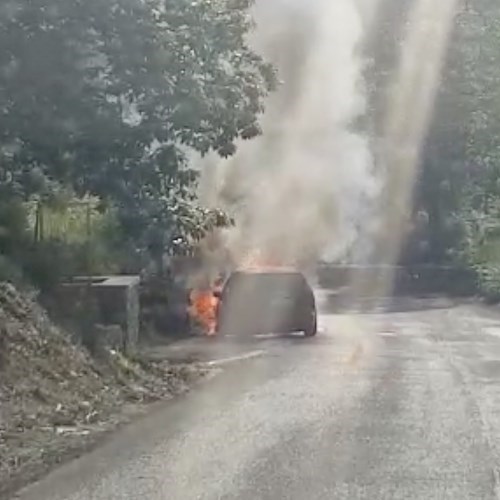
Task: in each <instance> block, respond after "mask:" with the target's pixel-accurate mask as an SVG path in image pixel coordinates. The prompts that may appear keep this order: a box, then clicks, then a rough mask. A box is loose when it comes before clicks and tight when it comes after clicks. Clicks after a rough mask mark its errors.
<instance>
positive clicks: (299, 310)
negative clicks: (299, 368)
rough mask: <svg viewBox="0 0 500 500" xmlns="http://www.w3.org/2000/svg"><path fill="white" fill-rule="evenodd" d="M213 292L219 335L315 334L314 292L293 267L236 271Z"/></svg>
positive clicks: (308, 335) (310, 335)
mask: <svg viewBox="0 0 500 500" xmlns="http://www.w3.org/2000/svg"><path fill="white" fill-rule="evenodd" d="M216 295H217V297H218V299H219V304H218V307H217V332H218V333H220V334H221V335H224V334H238V333H245V334H254V335H256V334H266V333H292V332H299V331H301V332H304V334H305V335H306V336H307V337H312V336H314V335H316V333H317V312H316V301H315V298H314V294H313V291H312V289H311V287H310V286H309V284H308V282H307V280H306V278H305V277H304V275H303V274H302V273H300V272H298V271H295V270H293V269H257V270H248V269H247V270H240V271H236V272H234V273H232V274H231V276H230V277H229V279H228V280H227V281H226V283H225V285H224V287H223V288H222V291H220V292H218V293H217V294H216Z"/></svg>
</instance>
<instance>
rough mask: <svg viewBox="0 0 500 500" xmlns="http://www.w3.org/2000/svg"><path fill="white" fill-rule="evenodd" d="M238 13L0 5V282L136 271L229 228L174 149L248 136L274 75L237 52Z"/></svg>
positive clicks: (243, 3) (241, 20)
mask: <svg viewBox="0 0 500 500" xmlns="http://www.w3.org/2000/svg"><path fill="white" fill-rule="evenodd" d="M251 3H252V2H251V1H250V0H217V1H208V0H196V1H187V0H163V1H156V0H154V1H153V0H151V1H146V2H140V1H137V0H112V1H110V2H101V1H100V0H90V1H87V2H73V1H71V2H68V1H66V0H39V1H37V2H30V3H26V2H18V1H15V0H13V1H9V2H4V3H2V6H0V68H1V72H0V102H1V103H2V104H1V120H0V278H4V279H14V280H16V279H18V278H21V277H25V278H27V280H28V281H31V282H33V283H34V284H35V285H37V286H39V287H45V286H46V285H47V284H50V283H51V282H53V281H54V278H59V276H60V275H71V274H77V273H79V272H82V271H84V270H85V271H87V272H88V271H92V272H101V271H103V270H106V269H108V268H109V270H111V271H115V270H120V269H123V270H127V271H129V272H131V271H134V272H139V271H141V270H142V269H144V268H145V267H147V265H148V264H149V263H150V262H151V261H153V262H157V263H161V258H162V257H163V255H164V254H170V255H173V254H182V253H188V252H190V250H191V248H192V246H193V244H194V243H195V242H196V241H197V240H199V239H200V238H201V237H202V236H203V235H204V233H205V231H206V230H207V229H210V228H211V227H212V226H213V225H224V224H227V223H229V222H230V221H229V219H228V218H227V217H225V216H224V214H223V213H214V211H210V210H207V209H206V208H205V207H203V206H201V205H200V204H199V203H198V201H197V199H196V195H195V188H196V182H197V177H198V172H197V171H195V170H193V169H192V168H191V166H190V165H189V164H188V162H187V152H188V151H189V150H194V151H196V152H198V153H200V154H205V153H208V152H209V151H216V152H217V153H219V154H220V155H221V156H223V157H227V156H230V155H232V154H233V153H234V152H235V148H236V147H235V141H236V140H237V139H240V138H244V139H251V138H252V137H255V136H256V135H258V134H259V133H260V129H259V126H258V122H257V120H258V115H259V112H260V111H261V110H262V107H263V99H264V97H265V96H266V95H267V93H268V92H269V91H270V90H272V89H273V88H274V86H275V83H276V79H275V74H274V71H273V69H272V67H271V66H269V65H268V64H267V63H266V62H265V61H263V60H262V59H261V58H260V57H259V56H257V55H256V54H255V53H253V52H252V51H251V50H250V48H249V47H248V46H247V44H246V36H247V34H248V33H249V31H250V30H251V29H252V19H251V16H250V14H249V10H248V9H249V7H250V4H251ZM89 197H91V200H90V201H89V206H85V203H84V201H85V200H86V199H87V200H89ZM96 201H97V203H96ZM33 206H35V217H34V216H33ZM78 206H80V209H78V208H77V207H78ZM87 212H88V213H87ZM87 218H90V219H91V221H92V222H91V224H89V223H86V222H85V220H86V219H87ZM50 219H51V220H52V221H53V223H52V224H51V221H50ZM55 219H56V220H55ZM75 221H76V222H75ZM95 221H97V225H98V226H99V227H97V228H95V227H92V223H94V222H95ZM49 226H52V227H49ZM54 226H59V227H60V228H65V229H64V230H61V229H60V230H59V232H57V231H54V229H53V228H54ZM89 233H92V234H89ZM89 240H90V241H89ZM85 251H87V252H88V251H90V252H91V256H90V258H89V257H88V256H87V257H86V258H83V257H82V253H85ZM89 267H90V269H89ZM160 267H161V266H160Z"/></svg>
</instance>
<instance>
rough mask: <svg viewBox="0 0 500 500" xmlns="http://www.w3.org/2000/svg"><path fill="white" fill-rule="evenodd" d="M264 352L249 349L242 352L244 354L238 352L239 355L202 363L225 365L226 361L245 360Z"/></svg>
mask: <svg viewBox="0 0 500 500" xmlns="http://www.w3.org/2000/svg"><path fill="white" fill-rule="evenodd" d="M265 353H266V351H263V350H259V351H251V352H247V353H244V354H240V355H239V356H231V357H229V358H222V359H214V360H212V361H207V362H206V363H204V364H205V365H207V366H220V365H226V364H228V363H235V362H236V361H243V360H246V359H251V358H256V357H258V356H262V355H263V354H265Z"/></svg>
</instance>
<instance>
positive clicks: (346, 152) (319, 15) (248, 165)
mask: <svg viewBox="0 0 500 500" xmlns="http://www.w3.org/2000/svg"><path fill="white" fill-rule="evenodd" d="M373 4H374V2H373V1H372V2H366V1H364V0H358V2H355V1H353V0H307V1H306V0H258V1H257V3H256V6H255V20H256V23H257V28H256V31H255V33H254V35H253V38H252V41H251V43H252V44H253V45H254V46H255V48H256V50H257V51H258V52H260V53H261V54H262V55H263V56H265V57H266V58H267V59H269V60H271V61H272V62H273V63H274V64H275V65H276V67H277V70H278V73H279V77H280V80H281V81H282V85H281V87H280V89H279V90H278V92H276V93H275V94H274V95H273V96H271V97H270V99H269V102H268V103H267V107H266V111H265V114H264V116H263V117H262V128H263V135H262V137H260V138H259V139H257V140H254V141H250V142H242V143H241V144H240V145H239V150H238V153H237V154H236V156H235V157H234V158H232V159H231V160H229V161H225V162H222V163H218V164H217V165H213V166H212V168H207V169H206V170H205V177H206V178H205V179H204V182H203V187H204V194H205V196H208V195H209V197H210V198H211V200H210V201H212V202H213V203H214V204H217V205H219V206H220V205H222V206H225V207H228V208H229V209H230V210H232V211H233V213H234V215H235V217H236V221H237V225H236V227H235V228H234V229H232V230H230V231H229V233H228V234H227V235H226V236H227V240H226V245H227V246H228V248H229V250H230V252H231V254H232V255H233V257H234V259H235V260H236V261H237V262H238V263H245V261H246V260H258V261H260V262H262V261H265V262H272V263H274V262H277V263H297V262H314V261H317V260H318V259H324V260H330V261H333V260H337V259H340V258H343V257H345V256H347V255H351V258H352V253H353V252H356V251H358V250H363V248H362V245H361V246H358V247H357V249H358V250H356V245H355V243H356V242H359V236H360V234H361V233H360V231H361V228H363V227H365V226H366V224H367V221H369V219H370V211H371V208H370V207H371V201H372V200H373V198H374V196H375V194H376V193H377V190H378V185H377V182H376V179H375V176H374V169H373V162H372V155H371V152H370V143H369V140H368V138H367V136H366V135H365V134H364V133H363V132H362V131H360V128H361V126H360V123H361V118H362V117H363V116H364V115H365V113H366V99H365V88H364V82H363V71H364V67H363V59H362V55H361V43H362V41H363V36H364V31H365V30H366V25H367V23H368V22H369V21H370V16H371V14H372V11H373ZM358 257H359V255H358Z"/></svg>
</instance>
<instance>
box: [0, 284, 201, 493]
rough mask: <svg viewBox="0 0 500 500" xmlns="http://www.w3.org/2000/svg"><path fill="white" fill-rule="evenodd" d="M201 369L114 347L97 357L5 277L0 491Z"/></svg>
mask: <svg viewBox="0 0 500 500" xmlns="http://www.w3.org/2000/svg"><path fill="white" fill-rule="evenodd" d="M203 374H204V370H203V369H201V368H200V367H197V366H193V365H189V366H188V365H175V366H172V365H170V364H169V363H167V362H155V363H152V362H148V363H147V364H146V363H144V362H142V361H140V360H138V359H136V360H134V361H131V360H129V359H126V358H125V357H123V356H122V355H120V354H119V353H116V352H114V351H110V352H109V355H108V356H107V357H106V359H105V360H103V361H99V362H97V361H95V360H94V359H92V358H91V356H90V355H89V354H88V353H87V352H86V351H85V350H83V349H80V348H78V347H76V346H75V345H73V344H72V343H71V342H70V340H69V337H68V335H67V334H66V333H64V332H62V331H60V330H59V329H58V328H57V327H56V326H55V325H54V324H52V323H51V322H50V320H49V319H48V317H47V315H46V314H45V312H44V311H43V310H42V309H41V308H40V307H39V306H38V305H37V304H36V303H35V302H34V301H33V300H30V299H28V298H26V297H25V296H23V295H21V294H20V293H19V292H18V291H17V290H16V289H15V288H14V287H12V286H11V285H9V284H6V283H0V498H3V497H6V496H7V495H8V494H9V493H11V492H12V491H14V490H15V489H16V488H18V487H20V486H22V485H23V484H24V483H26V482H29V481H30V480H33V479H35V478H37V477H39V476H41V475H42V474H43V473H45V472H47V471H48V470H49V469H50V468H52V467H54V466H55V465H56V464H58V463H60V462H61V461H62V460H64V459H68V458H71V457H74V456H76V455H78V454H80V453H81V452H82V451H84V450H85V449H88V448H89V447H91V446H92V445H93V444H94V443H96V442H97V440H98V439H100V438H101V437H102V435H103V433H105V432H109V431H110V430H112V429H113V428H116V426H117V425H119V424H121V423H124V422H126V421H127V420H128V419H130V417H131V416H133V415H137V414H138V413H140V412H141V408H142V409H144V406H145V403H151V402H154V401H158V400H162V399H166V398H169V397H171V396H172V395H174V394H178V393H180V392H183V391H184V390H186V389H187V387H188V386H189V384H190V383H191V382H193V381H194V380H195V379H197V378H198V377H200V376H201V375H203Z"/></svg>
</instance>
